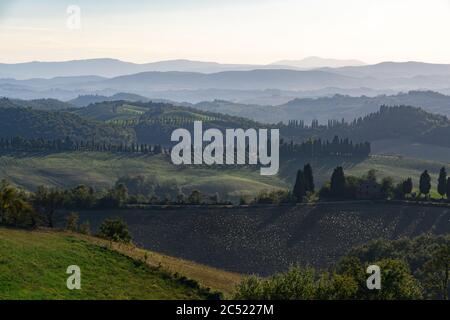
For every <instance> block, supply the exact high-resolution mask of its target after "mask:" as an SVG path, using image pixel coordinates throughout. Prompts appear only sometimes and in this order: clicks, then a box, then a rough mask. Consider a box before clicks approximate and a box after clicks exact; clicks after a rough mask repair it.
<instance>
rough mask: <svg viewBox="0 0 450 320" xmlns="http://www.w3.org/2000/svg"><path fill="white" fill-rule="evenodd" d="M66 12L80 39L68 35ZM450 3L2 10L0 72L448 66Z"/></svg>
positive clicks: (84, 2)
mask: <svg viewBox="0 0 450 320" xmlns="http://www.w3.org/2000/svg"><path fill="white" fill-rule="evenodd" d="M68 5H78V6H79V7H80V8H81V23H82V25H81V29H80V30H70V29H68V28H67V27H66V20H67V16H68V15H67V13H66V9H67V6H68ZM449 31H450V0H428V1H424V0H296V1H294V0H223V1H222V0H153V1H152V0H150V1H137V0H125V1H118V0H95V1H94V0H71V1H65V0H39V1H36V0H10V1H9V0H0V43H1V46H0V62H22V61H31V60H43V61H50V60H68V59H85V58H99V57H112V58H118V59H123V60H127V61H134V62H151V61H156V60H166V59H180V58H185V59H194V60H208V61H218V62H228V63H269V62H273V61H276V60H281V59H301V58H304V57H306V56H311V55H314V56H322V57H328V58H342V59H350V58H351V59H360V60H363V61H366V62H369V63H375V62H380V61H385V60H390V61H406V60H420V61H427V62H439V63H450V41H449V34H450V32H449Z"/></svg>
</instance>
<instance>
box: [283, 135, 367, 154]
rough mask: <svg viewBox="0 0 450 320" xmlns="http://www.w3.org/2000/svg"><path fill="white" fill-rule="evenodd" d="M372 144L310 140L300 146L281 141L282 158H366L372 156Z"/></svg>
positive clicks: (335, 140)
mask: <svg viewBox="0 0 450 320" xmlns="http://www.w3.org/2000/svg"><path fill="white" fill-rule="evenodd" d="M370 152H371V146H370V142H363V143H353V142H352V141H351V140H349V139H348V138H344V139H340V138H339V137H338V136H335V137H334V138H333V140H331V141H329V140H325V141H323V140H322V139H320V138H319V139H309V140H307V141H304V142H302V143H300V144H295V143H294V142H293V141H291V142H289V143H287V142H284V141H283V140H282V141H280V156H281V157H285V158H320V157H329V156H332V157H355V158H366V157H368V156H369V155H370Z"/></svg>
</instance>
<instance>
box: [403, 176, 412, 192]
mask: <svg viewBox="0 0 450 320" xmlns="http://www.w3.org/2000/svg"><path fill="white" fill-rule="evenodd" d="M402 187H403V193H404V194H411V192H412V190H413V182H412V179H411V178H408V179H406V180H405V181H403V183H402Z"/></svg>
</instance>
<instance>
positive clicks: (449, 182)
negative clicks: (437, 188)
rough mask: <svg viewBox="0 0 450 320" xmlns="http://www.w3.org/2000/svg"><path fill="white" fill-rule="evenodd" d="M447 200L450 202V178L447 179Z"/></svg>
mask: <svg viewBox="0 0 450 320" xmlns="http://www.w3.org/2000/svg"><path fill="white" fill-rule="evenodd" d="M447 200H448V201H450V177H448V178H447Z"/></svg>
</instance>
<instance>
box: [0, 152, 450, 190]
mask: <svg viewBox="0 0 450 320" xmlns="http://www.w3.org/2000/svg"><path fill="white" fill-rule="evenodd" d="M302 165H303V163H300V162H291V163H282V168H281V171H280V172H281V174H280V176H276V177H270V176H261V175H260V174H259V170H250V169H248V168H241V169H235V168H226V169H224V168H223V167H222V168H221V169H217V168H209V167H196V166H190V167H178V166H174V165H172V164H171V163H170V159H169V158H168V157H167V156H163V155H158V156H148V155H121V154H110V153H96V152H71V153H54V154H35V155H26V156H25V155H14V156H12V155H0V179H3V178H6V179H8V180H10V181H12V182H13V183H15V184H17V185H19V186H21V187H24V188H26V189H30V190H33V189H35V188H36V187H37V186H39V185H51V186H63V187H73V186H76V185H78V184H82V183H84V184H89V185H93V186H95V187H97V188H107V187H110V186H112V185H113V184H114V183H115V181H116V180H117V178H119V177H120V176H124V175H127V174H130V175H136V174H143V175H148V174H154V175H156V176H158V177H160V178H161V179H162V180H165V179H175V180H177V182H178V184H179V185H180V186H182V187H183V188H184V189H185V192H190V191H191V190H192V189H199V190H200V191H203V192H206V193H212V192H219V193H221V194H228V195H229V196H231V197H238V196H239V195H241V194H242V195H254V194H256V193H258V192H259V191H261V190H268V189H274V188H280V187H281V188H286V187H288V186H290V185H291V184H292V183H293V178H294V177H295V172H296V170H297V169H298V168H299V167H301V166H302ZM312 165H313V169H314V175H315V180H316V185H318V186H320V185H321V184H322V183H323V182H324V181H326V180H328V179H329V177H330V176H331V173H332V170H333V168H335V167H336V166H337V165H342V166H343V167H344V169H345V171H346V173H347V174H352V175H356V176H361V175H363V174H365V173H367V171H368V170H370V169H375V170H377V172H378V176H379V177H384V176H392V177H393V178H394V180H396V181H401V180H402V179H405V178H407V177H412V178H413V180H414V182H415V185H416V186H417V183H418V179H419V176H420V174H421V173H422V171H423V170H425V169H427V170H429V172H430V174H431V176H432V182H433V185H434V186H435V185H436V181H437V175H438V172H439V169H440V168H441V167H442V166H447V167H449V163H444V162H438V161H429V160H420V159H412V158H406V157H401V156H388V155H383V156H381V155H374V156H371V157H370V158H368V159H366V160H364V161H362V162H359V163H351V162H336V161H332V162H329V163H321V162H319V161H316V162H312Z"/></svg>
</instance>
